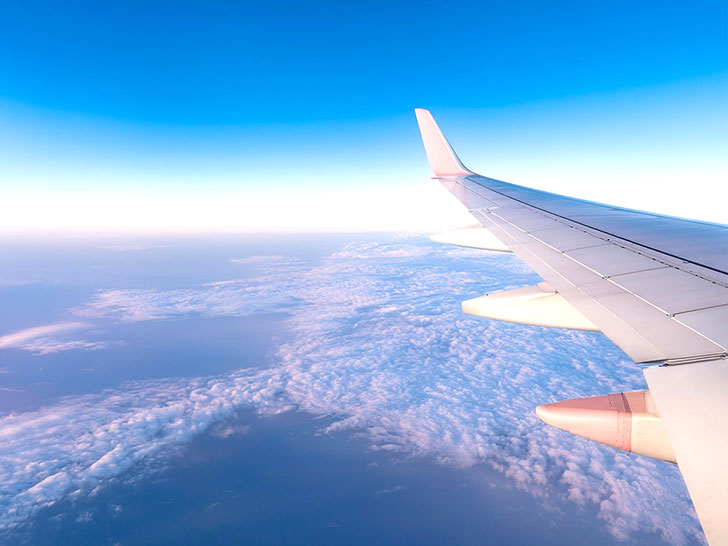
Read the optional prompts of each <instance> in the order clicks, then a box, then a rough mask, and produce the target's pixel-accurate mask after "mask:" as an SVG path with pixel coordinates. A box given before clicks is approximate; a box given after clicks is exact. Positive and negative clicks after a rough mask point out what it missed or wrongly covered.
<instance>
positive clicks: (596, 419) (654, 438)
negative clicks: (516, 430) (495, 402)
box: [536, 391, 675, 463]
mask: <svg viewBox="0 0 728 546" xmlns="http://www.w3.org/2000/svg"><path fill="white" fill-rule="evenodd" d="M536 415H538V417H539V418H540V419H541V420H542V421H544V422H545V423H548V424H549V425H552V426H554V427H557V428H560V429H562V430H565V431H567V432H570V433H572V434H576V435H577V436H581V437H583V438H588V439H589V440H594V441H595V442H600V443H602V444H606V445H608V446H612V447H616V448H617V449H621V450H623V451H630V452H632V453H638V454H640V455H646V456H648V457H653V458H655V459H661V460H663V461H669V462H672V463H674V462H675V455H674V453H673V451H672V447H671V446H670V441H669V439H668V438H667V435H666V434H665V429H664V427H663V424H662V419H660V416H659V415H658V414H657V411H656V409H655V407H654V405H653V403H652V397H651V396H650V393H649V391H635V392H622V393H618V394H608V395H606V396H592V397H590V398H576V399H573V400H565V401H563V402H555V403H553V404H543V405H541V406H538V407H537V408H536Z"/></svg>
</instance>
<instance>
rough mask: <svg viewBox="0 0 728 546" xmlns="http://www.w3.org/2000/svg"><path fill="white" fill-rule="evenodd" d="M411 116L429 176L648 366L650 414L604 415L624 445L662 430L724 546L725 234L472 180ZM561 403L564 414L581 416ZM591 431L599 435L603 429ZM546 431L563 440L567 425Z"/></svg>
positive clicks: (431, 125) (711, 535)
mask: <svg viewBox="0 0 728 546" xmlns="http://www.w3.org/2000/svg"><path fill="white" fill-rule="evenodd" d="M415 113H416V115H417V121H418V123H419V126H420V131H421V133H422V138H423V141H424V144H425V149H426V152H427V156H428V159H429V162H430V165H431V167H432V170H433V171H434V173H435V175H436V176H437V177H438V178H439V179H440V181H441V182H442V184H443V185H444V186H445V187H446V188H447V189H448V190H450V191H451V192H452V193H453V194H454V195H455V196H456V197H457V198H458V199H459V200H460V201H461V202H462V203H463V204H464V205H465V206H466V207H468V210H469V212H470V213H471V214H472V215H473V216H474V217H475V218H476V219H477V220H478V221H479V222H480V224H481V225H482V226H483V227H485V228H486V230H484V231H487V232H490V234H492V235H491V237H492V236H495V237H496V238H497V240H499V241H501V242H502V243H503V244H504V245H505V246H506V247H508V248H509V249H510V250H511V251H513V252H514V253H515V254H516V255H517V256H518V257H519V258H521V259H522V260H523V261H524V262H526V263H527V264H528V265H529V266H530V267H531V268H532V269H533V270H534V271H536V273H538V274H539V275H540V276H541V278H543V280H544V281H546V283H547V286H549V287H550V289H552V290H553V291H554V292H555V293H557V294H558V295H560V297H561V298H560V299H559V301H562V299H563V300H566V302H568V304H571V305H572V306H573V307H574V308H575V311H578V312H579V313H580V314H581V315H583V317H586V319H588V321H589V322H590V323H592V324H593V325H595V326H596V328H598V329H599V330H601V331H602V332H603V333H604V334H605V335H606V336H607V337H608V338H609V339H610V340H611V341H613V342H614V343H615V344H616V345H618V346H619V347H620V348H621V349H622V350H623V351H624V352H625V353H626V354H627V355H628V356H629V357H630V358H632V360H634V361H635V362H636V363H641V364H652V365H653V366H651V367H648V368H646V370H645V376H646V378H647V382H648V385H649V387H650V392H649V394H646V396H647V398H645V400H647V401H648V402H645V404H647V405H645V407H644V408H643V409H640V410H637V409H636V408H632V409H630V407H629V404H627V405H626V409H625V407H622V406H620V408H615V407H612V406H610V409H611V411H612V412H613V413H614V415H615V416H617V415H619V416H620V417H619V419H621V420H620V421H619V423H622V424H623V423H624V416H625V415H627V416H628V419H629V423H630V427H631V428H630V429H629V430H631V431H632V432H631V434H632V440H631V441H632V445H633V446H637V445H638V444H639V443H640V442H642V444H644V443H645V442H649V441H650V438H651V436H650V434H653V435H656V434H657V433H656V432H645V433H644V434H643V432H641V431H642V430H643V429H642V428H640V427H641V426H643V425H641V424H640V423H646V422H647V421H646V420H644V419H642V420H639V419H638V417H640V416H649V417H651V418H654V419H653V421H655V419H657V420H658V421H662V424H661V425H660V429H659V430H660V432H659V434H662V435H664V434H665V433H666V434H667V436H668V437H669V443H670V444H672V449H673V451H674V458H675V459H676V460H677V462H678V465H679V466H680V468H681V470H682V473H683V476H684V478H685V481H686V483H687V486H688V490H689V492H690V494H691V496H692V498H693V502H694V504H695V507H696V510H697V512H698V516H699V518H700V520H701V523H702V525H703V529H704V531H705V533H706V536H707V537H708V540H709V541H710V543H711V544H713V545H716V544H728V471H726V469H725V468H726V462H727V461H728V360H725V359H726V357H727V356H728V226H725V225H719V224H711V223H706V222H698V221H693V220H686V219H682V218H674V217H668V216H662V215H659V214H652V213H646V212H641V211H636V210H629V209H624V208H618V207H612V206H609V205H603V204H599V203H593V202H589V201H583V200H579V199H574V198H570V197H565V196H561V195H555V194H552V193H547V192H543V191H538V190H533V189H530V188H526V187H523V186H517V185H514V184H509V183H506V182H501V181H498V180H494V179H491V178H487V177H484V176H481V175H479V174H475V173H473V172H471V171H470V170H468V169H467V168H466V167H465V166H464V165H463V163H462V162H461V161H460V159H459V158H458V157H457V155H456V154H455V152H454V151H453V150H452V147H451V146H450V145H449V143H448V142H447V140H446V139H445V137H444V136H443V135H442V133H441V132H440V130H439V128H438V126H437V124H436V123H435V121H434V119H433V118H432V115H431V114H430V113H429V112H428V111H426V110H421V109H417V110H415ZM475 231H476V233H477V230H475ZM471 237H472V235H471ZM473 246H477V244H474V245H473ZM507 296H508V294H507V293H506V299H507ZM500 299H501V300H502V299H503V297H502V296H501V298H500ZM513 299H514V300H515V299H517V298H513ZM544 301H546V300H544ZM491 307H492V306H491ZM524 308H525V307H524ZM511 314H512V313H511ZM489 316H490V315H489ZM504 316H506V315H504ZM505 320H511V319H509V318H505ZM518 322H528V320H523V319H521V320H518ZM557 322H558V321H557ZM534 323H539V324H542V323H543V322H538V321H534ZM605 400H606V398H605ZM625 400H626V398H625ZM569 402H572V403H571V404H570V405H569V408H568V411H569V412H571V413H573V412H574V411H581V410H577V409H575V407H576V406H578V404H577V405H576V406H575V405H574V403H573V402H574V401H569ZM564 404H565V403H564ZM588 404H589V403H587V405H588ZM554 406H557V405H554ZM582 406H583V404H582ZM580 407H581V406H580ZM584 407H586V406H584ZM595 407H596V406H594V407H590V408H588V410H585V411H586V413H584V412H582V413H580V414H579V419H580V421H579V423H580V425H579V426H582V427H583V423H584V416H585V415H586V416H589V415H596V414H594V413H593V412H594V411H597V410H596V409H595ZM555 409H556V410H559V408H555ZM599 411H602V412H603V411H604V410H603V408H601V409H599ZM589 412H592V413H589ZM625 412H626V413H625ZM650 412H651V413H650ZM542 413H543V414H544V415H545V414H546V412H539V416H542V418H543V415H542ZM551 414H552V415H555V416H556V417H555V419H557V418H558V417H559V416H558V415H557V414H556V413H554V412H551ZM633 418H634V421H632V419H633ZM615 419H616V417H615ZM545 420H547V421H548V422H552V421H549V419H545ZM638 421H639V422H638ZM599 423H600V424H599V425H598V426H604V425H603V423H604V420H603V419H602V420H599ZM615 423H617V421H615ZM552 424H555V425H556V426H559V427H560V428H565V429H567V430H570V428H569V426H568V423H567V424H565V425H564V424H563V423H560V422H553V423H552ZM562 425H563V426H562ZM662 425H664V432H663V428H662ZM595 426H597V425H595ZM615 426H616V425H615ZM619 426H622V425H621V424H620V425H619ZM615 430H616V429H615ZM650 430H652V429H650ZM619 431H620V432H619V433H620V434H622V433H623V432H624V429H619ZM572 432H575V433H576V434H580V435H584V436H587V437H592V438H593V439H596V440H597V441H600V442H604V443H609V444H610V445H615V447H620V448H622V449H625V447H624V445H626V444H624V442H623V441H622V440H619V441H617V440H615V441H614V442H612V441H609V440H604V439H603V438H604V433H603V432H604V431H599V432H598V433H596V432H595V433H594V434H590V433H582V432H578V431H574V430H572ZM606 433H607V434H612V431H611V430H607V431H606ZM615 434H616V432H615ZM640 434H642V435H641V436H639V438H637V436H635V435H640ZM654 437H655V438H656V436H654ZM635 441H637V443H635ZM654 441H658V440H657V439H655V440H654ZM660 441H661V440H660ZM620 442H621V443H620ZM627 449H628V448H627ZM631 450H632V451H634V452H637V453H649V452H650V450H649V449H644V450H642V451H640V449H637V448H633V449H631ZM668 460H672V458H669V459H668Z"/></svg>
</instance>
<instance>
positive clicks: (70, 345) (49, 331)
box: [0, 322, 107, 355]
mask: <svg viewBox="0 0 728 546" xmlns="http://www.w3.org/2000/svg"><path fill="white" fill-rule="evenodd" d="M88 328H90V325H88V324H86V323H83V322H58V323H55V324H49V325H46V326H35V327H33V328H26V329H25V330H19V331H16V332H12V333H9V334H5V335H4V336H0V349H22V350H24V351H31V352H33V353H35V354H38V355H44V354H48V353H56V352H59V351H68V350H71V349H90V350H95V349H103V348H105V347H106V346H107V344H106V343H104V342H101V341H86V340H68V339H66V340H63V339H58V337H59V336H60V337H65V336H67V335H68V334H69V333H71V332H76V331H78V330H85V329H88Z"/></svg>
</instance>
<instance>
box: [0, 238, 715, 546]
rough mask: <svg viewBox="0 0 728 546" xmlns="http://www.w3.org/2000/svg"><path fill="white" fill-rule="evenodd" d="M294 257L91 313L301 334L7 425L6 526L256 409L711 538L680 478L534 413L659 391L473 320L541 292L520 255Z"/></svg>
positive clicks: (589, 345)
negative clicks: (256, 358)
mask: <svg viewBox="0 0 728 546" xmlns="http://www.w3.org/2000/svg"><path fill="white" fill-rule="evenodd" d="M276 261H277V260H276V259H272V260H254V262H260V263H261V264H262V263H266V264H267V263H270V267H267V268H265V269H263V270H260V271H259V273H257V274H256V276H255V277H252V278H248V279H243V280H228V281H221V282H218V283H211V284H209V285H205V286H199V287H195V288H191V289H187V290H169V291H150V290H121V291H119V290H117V291H110V292H103V293H100V294H98V296H97V297H96V298H95V299H94V300H93V301H91V302H89V304H88V305H85V306H84V307H83V308H80V309H79V310H78V313H79V314H80V315H82V316H85V317H107V318H115V319H118V320H122V321H143V320H153V319H162V318H167V317H173V316H184V315H185V314H187V313H195V314H202V315H204V316H218V315H245V314H251V313H255V312H260V311H272V310H286V311H288V312H289V313H290V318H289V319H288V326H289V329H290V333H291V337H290V341H289V342H287V343H285V344H283V345H281V346H280V347H279V348H278V351H277V354H276V356H275V361H274V362H273V366H271V367H269V368H265V369H260V368H256V369H241V370H238V371H236V372H233V373H230V374H226V375H222V376H217V377H212V378H194V379H174V380H164V381H146V382H137V383H130V384H127V385H125V386H123V387H122V388H119V389H117V390H114V391H109V392H105V393H102V394H99V395H93V396H84V397H72V398H66V399H64V400H62V401H60V402H59V403H58V404H56V405H54V406H52V407H47V408H43V409H41V410H38V411H35V412H29V413H23V414H17V415H11V416H7V417H5V418H3V419H2V421H0V437H1V440H2V441H1V442H0V484H2V485H0V487H1V488H2V489H0V491H2V493H1V495H2V496H1V497H0V528H11V527H12V526H14V525H17V524H18V523H20V522H22V521H24V520H25V519H27V517H29V516H30V515H32V514H33V513H35V511H37V509H38V508H40V507H42V506H45V505H48V504H50V503H53V502H55V501H57V500H59V499H61V498H64V497H66V496H68V495H74V494H83V493H84V492H88V491H92V490H93V489H94V488H95V487H97V486H99V485H100V484H102V483H104V482H105V481H106V480H109V479H111V478H114V477H116V476H119V475H121V474H122V473H123V472H125V471H127V470H129V469H131V468H136V469H137V470H139V471H141V469H142V468H143V467H140V466H139V465H138V464H137V463H139V462H141V461H142V460H149V458H150V457H151V458H154V457H156V456H159V455H160V454H161V453H163V452H166V451H167V449H168V448H169V447H170V446H178V445H181V444H183V443H184V442H185V441H187V440H188V439H189V438H190V437H191V436H192V435H194V434H197V433H199V432H201V431H203V430H206V429H207V428H208V427H210V426H211V425H213V424H215V423H219V422H221V421H224V420H225V418H226V417H229V416H231V415H233V414H234V412H235V411H236V408H238V407H240V406H253V407H255V408H256V409H257V410H258V411H259V412H263V413H278V412H283V411H288V410H290V409H299V410H303V411H306V412H310V413H312V414H316V415H328V416H333V417H334V418H335V419H334V422H333V424H331V425H330V426H329V430H330V431H339V430H346V431H356V432H357V433H365V434H366V435H367V436H368V437H369V439H370V441H371V444H372V446H373V447H374V448H376V449H383V450H391V451H398V452H402V453H406V454H408V455H422V456H431V457H434V458H436V459H438V460H439V461H441V462H442V463H443V464H453V465H459V466H468V465H473V464H478V463H485V464H489V465H491V466H492V467H494V468H496V469H498V470H500V471H501V472H503V473H504V474H505V475H507V476H509V477H510V478H511V479H512V480H513V483H514V484H515V485H516V486H517V487H519V488H521V489H523V490H526V491H529V492H531V493H532V494H534V495H536V496H537V497H541V498H543V499H544V501H548V504H550V505H553V504H563V503H566V505H567V506H568V505H577V506H595V507H596V508H597V510H598V517H599V518H600V519H601V520H602V521H603V522H604V525H605V528H606V529H607V530H609V532H611V533H612V534H613V535H614V536H615V537H617V538H620V539H628V538H630V537H634V536H636V535H637V534H639V533H643V532H649V533H659V534H661V535H662V536H663V538H664V539H665V540H666V541H667V542H670V543H675V544H680V543H685V542H688V541H693V540H702V538H701V534H700V531H699V527H698V525H697V522H696V520H695V517H694V513H693V511H692V508H691V506H690V502H689V499H688V497H687V493H686V491H685V488H684V485H683V483H682V480H681V478H680V475H679V472H678V471H677V469H676V468H675V467H673V466H670V465H668V464H663V463H659V462H656V461H652V460H650V459H646V458H642V457H637V456H631V455H628V454H624V453H619V452H615V451H613V450H611V449H609V448H605V447H602V446H599V445H597V444H594V443H591V442H588V441H586V440H583V439H581V438H576V437H573V436H571V435H569V434H567V433H564V432H561V431H558V430H556V429H553V428H550V427H548V426H546V425H544V424H542V423H541V422H540V421H538V420H537V419H536V417H535V415H534V413H533V409H534V407H535V406H536V405H538V404H540V403H543V402H549V401H554V400H560V399H565V398H571V397H580V396H590V395H595V394H605V393H609V392H618V391H622V390H633V389H639V388H644V381H643V378H642V374H641V372H640V370H639V369H638V368H637V367H636V366H635V365H634V364H632V363H631V362H630V361H628V360H627V359H626V358H625V357H624V355H623V354H622V353H621V352H620V351H619V350H618V349H616V348H615V347H614V346H613V345H612V344H611V343H610V342H609V341H607V340H606V339H605V338H604V337H603V336H601V335H600V334H593V333H584V332H569V331H559V330H548V329H543V328H537V327H528V326H522V325H514V324H505V323H498V322H493V321H487V320H476V319H472V318H468V317H465V316H463V315H462V314H461V313H460V310H459V302H460V301H461V300H463V299H466V298H469V297H473V296H476V295H480V294H482V293H484V292H487V291H490V290H493V289H498V288H509V287H513V286H519V285H524V284H528V283H533V282H536V281H537V278H536V277H535V276H534V275H533V273H531V272H530V271H529V270H528V269H526V268H525V267H524V266H523V264H522V263H521V262H519V261H518V260H517V259H516V258H514V257H512V256H503V255H495V254H490V253H486V252H478V251H468V250H462V249H452V248H443V247H435V246H433V245H431V244H428V243H425V242H423V241H417V240H415V241H411V240H404V241H399V242H394V243H389V244H376V243H369V244H352V245H349V246H348V247H346V248H345V249H343V250H342V251H341V252H339V253H337V254H334V255H332V256H330V257H329V258H327V259H326V260H324V261H323V262H322V263H320V264H318V265H316V266H307V265H305V264H303V263H302V262H298V261H296V260H293V261H291V260H285V259H282V260H280V262H281V263H276ZM243 364H244V363H243ZM71 416H73V418H71ZM220 430H225V429H220ZM163 448H164V449H163Z"/></svg>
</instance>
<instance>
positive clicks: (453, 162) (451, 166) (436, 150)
mask: <svg viewBox="0 0 728 546" xmlns="http://www.w3.org/2000/svg"><path fill="white" fill-rule="evenodd" d="M415 116H416V117H417V124H418V125H419V128H420V134H421V135H422V142H423V144H424V145H425V152H426V153H427V160H428V161H429V162H430V167H431V168H432V171H433V172H434V173H435V175H436V176H462V175H468V174H473V171H471V170H469V169H468V168H467V167H465V165H463V163H462V161H460V158H459V157H458V156H457V154H456V153H455V150H453V149H452V146H450V143H449V142H448V141H447V139H446V138H445V136H444V135H443V134H442V131H440V127H438V125H437V122H436V121H435V118H434V117H433V116H432V113H431V112H430V111H429V110H427V109H425V108H415Z"/></svg>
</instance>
